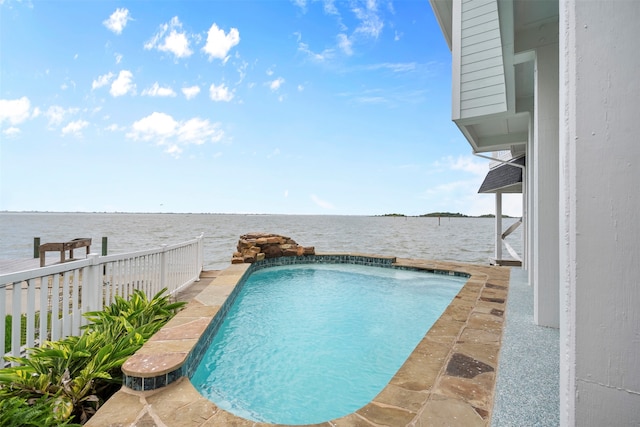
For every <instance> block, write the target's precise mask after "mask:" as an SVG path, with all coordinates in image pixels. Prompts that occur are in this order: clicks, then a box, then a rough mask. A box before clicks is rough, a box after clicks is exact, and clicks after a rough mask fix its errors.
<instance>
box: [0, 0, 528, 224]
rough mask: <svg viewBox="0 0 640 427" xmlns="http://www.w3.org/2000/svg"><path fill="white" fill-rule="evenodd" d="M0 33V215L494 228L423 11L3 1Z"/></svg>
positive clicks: (343, 5) (326, 3)
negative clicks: (185, 216) (364, 221)
mask: <svg viewBox="0 0 640 427" xmlns="http://www.w3.org/2000/svg"><path fill="white" fill-rule="evenodd" d="M0 28H1V29H0V36H1V42H0V43H1V44H0V138H1V142H0V156H1V157H0V166H1V170H0V210H17V211H21V210H40V211H88V212H93V211H98V212H104V211H106V212H113V211H119V212H215V213H275V214H335V215H342V214H346V215H378V214H385V213H403V214H406V215H420V214H424V213H428V212H433V211H452V212H462V213H465V214H469V215H480V214H484V213H492V212H493V210H494V209H493V205H494V198H493V196H492V195H478V194H477V189H478V187H479V186H480V184H481V182H482V179H483V178H484V176H485V175H486V173H487V171H488V162H487V161H486V160H484V159H481V158H478V157H474V156H473V155H472V154H471V148H470V146H469V144H468V143H467V142H466V141H465V139H464V137H463V136H462V134H461V133H460V132H459V131H458V129H457V127H456V126H455V125H454V124H453V123H452V122H451V76H450V73H451V54H450V52H449V51H448V48H447V46H446V43H445V40H444V38H443V36H442V34H441V32H440V29H439V27H438V25H437V22H436V20H435V18H434V15H433V12H432V10H431V8H430V5H429V2H428V1H426V0H422V1H417V0H416V1H407V0H396V1H382V0H368V1H359V0H348V1H338V0H323V1H312V0H293V1H286V0H269V1H267V0H258V1H248V0H247V1H243V0H235V1H232V0H223V1H215V0H213V1H188V0H187V1H170V0H166V1H155V2H154V1H128V2H127V1H117V2H112V1H71V0H65V1H55V0H49V1H17V0H0ZM504 211H505V213H507V214H511V215H520V211H521V209H520V199H519V196H516V197H506V198H505V201H504Z"/></svg>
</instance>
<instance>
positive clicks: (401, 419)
mask: <svg viewBox="0 0 640 427" xmlns="http://www.w3.org/2000/svg"><path fill="white" fill-rule="evenodd" d="M356 412H357V413H358V415H360V416H361V417H363V418H365V419H366V420H369V421H371V422H372V423H374V425H375V424H379V425H383V426H406V425H407V424H409V423H410V422H411V420H413V418H414V417H415V416H416V414H415V413H414V412H409V411H407V410H404V409H400V408H394V407H392V406H382V405H377V404H376V403H369V404H368V405H366V406H364V407H363V408H361V409H359V410H357V411H356Z"/></svg>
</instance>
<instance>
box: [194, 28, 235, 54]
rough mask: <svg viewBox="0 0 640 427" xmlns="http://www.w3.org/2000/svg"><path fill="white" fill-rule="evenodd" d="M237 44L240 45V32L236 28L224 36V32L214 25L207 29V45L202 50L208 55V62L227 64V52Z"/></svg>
mask: <svg viewBox="0 0 640 427" xmlns="http://www.w3.org/2000/svg"><path fill="white" fill-rule="evenodd" d="M238 43H240V32H238V29H237V28H231V29H230V30H229V33H228V34H225V33H224V30H222V29H221V28H218V26H217V25H216V24H215V23H214V24H212V25H211V28H209V32H208V33H207V43H206V44H205V45H204V47H203V48H202V50H203V51H204V52H205V53H206V54H207V55H209V61H212V60H213V59H220V60H222V62H227V59H229V56H228V55H229V51H230V50H231V48H232V47H234V46H236V45H237V44H238Z"/></svg>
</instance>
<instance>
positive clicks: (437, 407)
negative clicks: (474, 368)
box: [415, 395, 487, 427]
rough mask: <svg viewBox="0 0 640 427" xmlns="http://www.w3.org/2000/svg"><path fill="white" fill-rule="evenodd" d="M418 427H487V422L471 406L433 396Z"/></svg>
mask: <svg viewBox="0 0 640 427" xmlns="http://www.w3.org/2000/svg"><path fill="white" fill-rule="evenodd" d="M415 425H416V427H485V426H486V425H487V422H486V421H485V420H484V419H483V418H482V417H481V416H480V415H479V414H478V413H477V412H476V411H475V410H474V409H473V407H472V406H471V405H469V404H468V403H465V402H463V401H461V400H458V399H453V398H450V397H446V396H439V395H435V396H433V397H432V398H431V399H430V400H429V401H428V402H427V404H426V405H425V407H424V410H423V411H422V413H421V414H420V416H419V417H418V419H417V420H416V423H415Z"/></svg>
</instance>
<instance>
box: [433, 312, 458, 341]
mask: <svg viewBox="0 0 640 427" xmlns="http://www.w3.org/2000/svg"><path fill="white" fill-rule="evenodd" d="M464 324H465V323H464V322H461V321H457V320H455V319H454V318H453V317H451V316H450V315H443V316H441V317H440V318H439V319H438V320H436V323H434V324H433V326H432V327H431V329H429V337H430V338H432V339H434V340H437V341H438V342H450V341H449V340H453V339H454V338H456V337H457V336H458V335H459V334H460V330H461V329H462V327H463V326H464ZM437 338H444V339H445V340H444V341H442V340H440V339H437ZM447 339H449V340H447Z"/></svg>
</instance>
